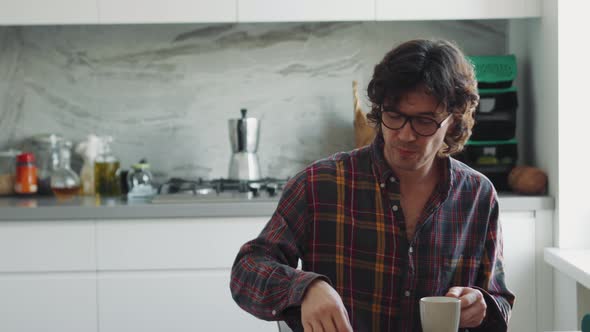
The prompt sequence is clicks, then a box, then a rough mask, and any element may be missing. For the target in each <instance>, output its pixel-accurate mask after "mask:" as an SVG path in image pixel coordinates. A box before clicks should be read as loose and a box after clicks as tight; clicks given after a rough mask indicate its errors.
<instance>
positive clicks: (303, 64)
mask: <svg viewBox="0 0 590 332" xmlns="http://www.w3.org/2000/svg"><path fill="white" fill-rule="evenodd" d="M506 30H507V23H506V22H505V21H489V20H487V21H431V22H347V23H272V24H214V25H211V24H209V25H204V24H192V25H121V26H46V27H1V28H0V78H1V79H0V147H3V148H6V147H11V146H18V145H19V144H20V142H22V141H23V139H26V138H27V137H30V136H32V135H35V134H39V133H60V134H62V135H64V136H65V137H67V138H69V139H71V140H72V141H74V142H78V141H80V140H82V139H83V138H85V137H86V135H88V134H89V133H96V134H109V135H112V136H114V138H115V144H114V151H115V153H116V154H117V155H118V156H119V158H120V159H121V161H122V165H123V167H128V166H129V165H131V164H132V163H135V162H137V161H138V160H139V159H140V158H142V157H146V158H147V159H148V160H149V161H150V163H151V164H152V168H153V169H154V171H156V172H157V173H158V174H160V176H162V177H169V176H181V177H193V178H194V177H205V178H218V177H225V176H227V170H228V163H229V159H230V145H229V137H228V125H227V120H228V119H230V118H236V117H239V115H240V108H247V109H248V110H249V115H250V116H253V117H256V118H258V119H260V120H261V135H260V145H259V158H260V163H261V168H262V174H263V176H275V177H287V176H290V175H293V174H294V173H295V172H297V171H298V170H300V169H302V168H303V167H304V166H305V165H307V164H309V163H310V162H312V161H313V160H316V159H319V158H322V157H325V156H328V155H330V154H332V153H334V152H337V151H343V150H350V149H351V148H352V147H353V128H352V119H353V112H352V111H353V110H352V80H358V81H359V86H360V87H362V89H361V91H360V94H361V97H362V99H363V107H364V109H365V111H366V110H368V109H369V106H368V103H367V98H366V85H367V83H368V82H369V79H370V76H371V74H372V70H373V66H374V65H375V64H376V63H377V62H379V61H380V60H381V58H382V57H383V55H384V54H385V53H386V52H387V51H388V50H389V49H391V48H392V47H393V46H394V45H396V44H398V43H400V42H402V41H405V40H408V39H412V38H446V39H451V40H454V41H456V42H457V43H458V44H459V45H460V46H461V47H462V48H463V50H464V51H465V52H466V53H467V54H474V55H475V54H480V55H485V54H503V53H505V52H506Z"/></svg>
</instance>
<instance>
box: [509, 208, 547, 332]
mask: <svg viewBox="0 0 590 332" xmlns="http://www.w3.org/2000/svg"><path fill="white" fill-rule="evenodd" d="M500 220H501V223H502V229H503V236H504V265H505V266H504V270H505V274H506V284H507V285H508V288H509V289H510V290H511V291H512V292H513V293H514V295H515V296H516V303H515V305H514V308H513V311H512V316H511V319H510V323H509V325H508V330H509V331H512V332H536V331H547V330H550V329H552V326H551V324H552V323H551V320H550V319H549V317H550V316H551V315H552V301H551V298H552V297H551V291H550V289H551V287H552V279H551V277H550V275H551V272H550V271H549V270H548V269H547V268H546V267H545V265H544V264H543V248H544V247H546V246H548V245H550V244H551V242H552V211H543V210H539V211H523V212H504V213H501V214H500Z"/></svg>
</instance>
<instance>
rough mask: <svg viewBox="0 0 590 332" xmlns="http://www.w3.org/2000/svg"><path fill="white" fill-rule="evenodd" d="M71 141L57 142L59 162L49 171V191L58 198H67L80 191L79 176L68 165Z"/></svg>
mask: <svg viewBox="0 0 590 332" xmlns="http://www.w3.org/2000/svg"><path fill="white" fill-rule="evenodd" d="M71 148H72V143H71V142H69V141H61V142H60V143H59V162H58V166H57V167H56V169H54V170H53V172H51V180H50V184H51V191H52V192H53V193H54V194H55V196H56V197H57V198H58V199H69V198H72V197H74V196H76V195H78V194H79V193H80V177H78V174H76V172H74V171H73V170H72V168H71V167H70V160H71V155H72V152H71Z"/></svg>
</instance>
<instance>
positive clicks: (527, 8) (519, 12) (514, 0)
mask: <svg viewBox="0 0 590 332" xmlns="http://www.w3.org/2000/svg"><path fill="white" fill-rule="evenodd" d="M376 13H377V20H446V19H493V18H519V17H539V16H541V4H540V1H539V0H478V1H472V0H448V1H436V0H413V1H411V2H409V3H408V2H407V1H399V0H395V1H392V0H376Z"/></svg>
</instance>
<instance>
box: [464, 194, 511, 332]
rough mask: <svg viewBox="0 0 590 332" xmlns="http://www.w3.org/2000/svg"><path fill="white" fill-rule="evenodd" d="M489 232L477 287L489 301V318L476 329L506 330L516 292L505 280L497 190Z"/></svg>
mask: <svg viewBox="0 0 590 332" xmlns="http://www.w3.org/2000/svg"><path fill="white" fill-rule="evenodd" d="M490 204H491V205H490V207H491V208H490V214H489V218H488V225H489V226H488V232H487V234H486V242H485V246H484V253H483V256H482V260H481V266H480V269H479V273H478V277H477V281H476V287H473V288H476V289H479V290H480V291H481V292H482V293H483V296H484V299H485V301H486V304H487V312H486V318H485V319H484V321H483V323H482V324H481V326H479V327H478V328H477V329H474V330H476V331H494V332H496V331H506V330H507V324H508V320H509V319H510V314H511V311H512V306H513V305H514V294H512V292H510V290H508V287H507V286H506V283H505V280H504V256H503V238H502V227H501V225H500V222H499V220H498V211H499V209H498V200H497V198H496V193H495V192H493V194H492V197H491V202H490Z"/></svg>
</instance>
